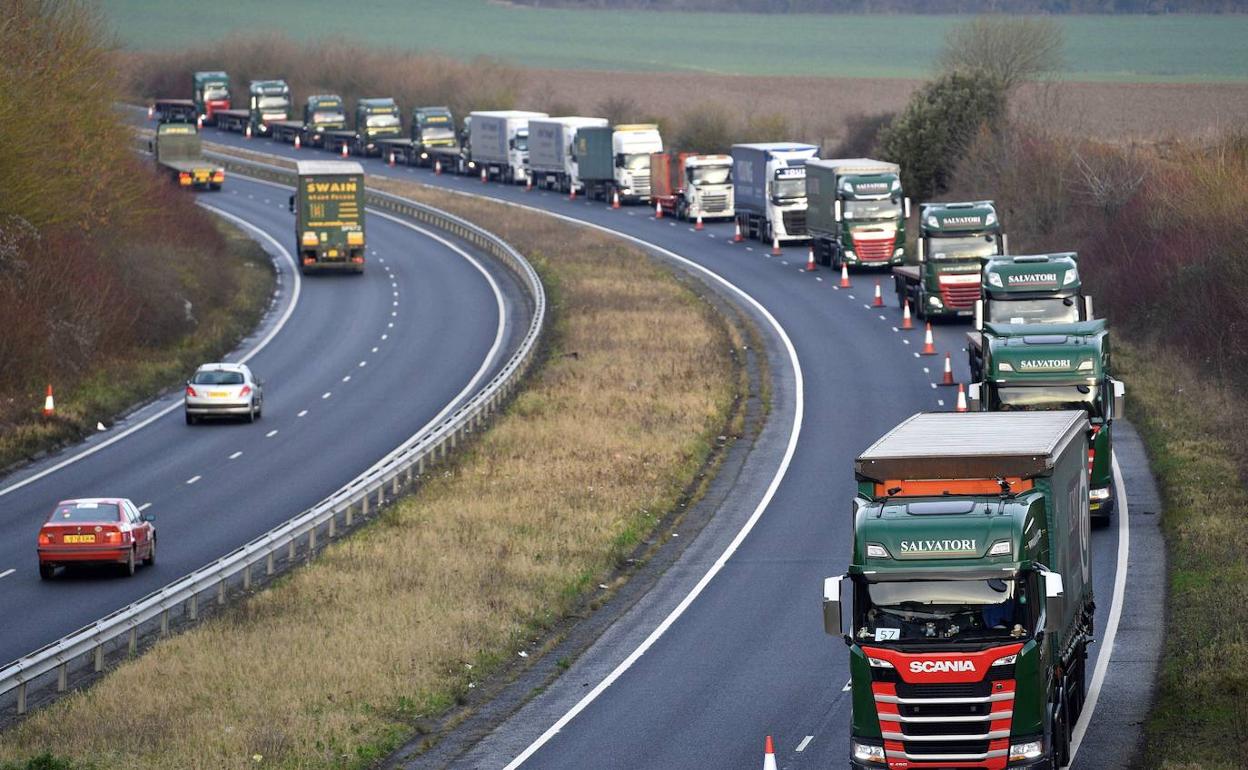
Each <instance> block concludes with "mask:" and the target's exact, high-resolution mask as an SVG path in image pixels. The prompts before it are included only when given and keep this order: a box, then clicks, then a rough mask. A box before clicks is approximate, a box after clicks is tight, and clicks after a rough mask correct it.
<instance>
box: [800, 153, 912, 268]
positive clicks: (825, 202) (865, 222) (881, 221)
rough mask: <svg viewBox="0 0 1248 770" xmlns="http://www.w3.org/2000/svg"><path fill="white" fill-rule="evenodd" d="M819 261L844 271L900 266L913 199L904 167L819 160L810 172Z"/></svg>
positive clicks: (851, 160)
mask: <svg viewBox="0 0 1248 770" xmlns="http://www.w3.org/2000/svg"><path fill="white" fill-rule="evenodd" d="M806 193H807V195H808V196H809V202H810V210H809V213H808V214H807V221H808V222H809V226H810V237H811V245H812V246H813V247H814V250H815V260H816V261H818V262H819V263H820V264H824V265H831V266H832V267H835V268H837V269H838V270H839V269H840V267H841V265H842V264H844V265H848V266H850V267H855V266H858V267H888V266H890V265H900V264H901V263H902V261H903V260H904V259H905V253H906V248H905V247H906V220H907V219H909V218H910V199H909V198H907V197H905V194H904V193H903V192H902V189H901V167H900V166H898V165H897V164H896V163H888V162H886V161H881V160H872V159H871V158H840V159H835V160H814V161H811V162H810V163H808V164H807V166H806Z"/></svg>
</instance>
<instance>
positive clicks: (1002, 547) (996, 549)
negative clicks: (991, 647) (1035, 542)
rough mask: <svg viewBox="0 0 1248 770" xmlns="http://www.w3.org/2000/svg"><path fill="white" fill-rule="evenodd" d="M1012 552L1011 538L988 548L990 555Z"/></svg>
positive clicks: (1003, 554) (1007, 554) (1002, 554)
mask: <svg viewBox="0 0 1248 770" xmlns="http://www.w3.org/2000/svg"><path fill="white" fill-rule="evenodd" d="M1012 553H1014V548H1013V546H1011V544H1010V541H1009V540H998V541H997V542H995V543H993V544H992V548H989V549H988V555H989V556H1009V555H1010V554H1012ZM993 665H994V666H995V665H996V664H995V663H994V664H993Z"/></svg>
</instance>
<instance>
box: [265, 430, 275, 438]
mask: <svg viewBox="0 0 1248 770" xmlns="http://www.w3.org/2000/svg"><path fill="white" fill-rule="evenodd" d="M276 435H277V429H276V428H274V429H273V430H271V431H269V432H268V433H266V434H264V437H265V438H273V437H274V436H276Z"/></svg>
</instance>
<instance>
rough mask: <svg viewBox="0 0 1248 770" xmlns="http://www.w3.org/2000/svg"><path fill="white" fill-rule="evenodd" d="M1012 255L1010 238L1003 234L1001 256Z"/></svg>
mask: <svg viewBox="0 0 1248 770" xmlns="http://www.w3.org/2000/svg"><path fill="white" fill-rule="evenodd" d="M1009 253H1010V236H1008V235H1006V234H1005V233H1001V256H1005V255H1006V254H1009Z"/></svg>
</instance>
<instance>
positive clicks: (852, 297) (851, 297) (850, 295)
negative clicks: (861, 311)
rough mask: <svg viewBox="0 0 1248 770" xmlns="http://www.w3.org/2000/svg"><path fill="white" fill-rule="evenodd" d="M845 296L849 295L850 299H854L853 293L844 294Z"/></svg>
mask: <svg viewBox="0 0 1248 770" xmlns="http://www.w3.org/2000/svg"><path fill="white" fill-rule="evenodd" d="M845 296H847V297H849V298H850V299H854V295H853V294H847V295H845Z"/></svg>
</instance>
